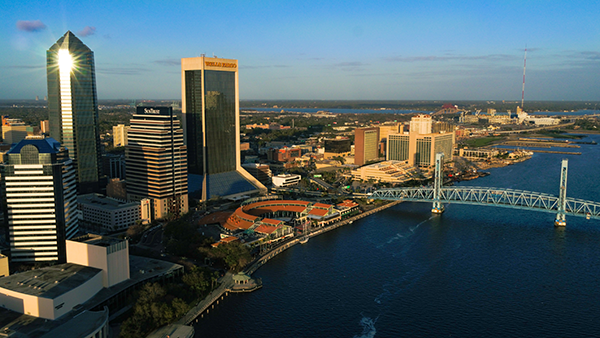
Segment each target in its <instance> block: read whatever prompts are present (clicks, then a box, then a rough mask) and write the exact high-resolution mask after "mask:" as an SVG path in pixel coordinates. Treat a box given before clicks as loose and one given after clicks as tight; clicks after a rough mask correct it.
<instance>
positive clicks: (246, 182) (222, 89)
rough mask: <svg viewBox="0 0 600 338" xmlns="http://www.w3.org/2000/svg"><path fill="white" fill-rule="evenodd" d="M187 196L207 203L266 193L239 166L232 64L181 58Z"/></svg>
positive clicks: (236, 91) (235, 75)
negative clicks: (188, 177)
mask: <svg viewBox="0 0 600 338" xmlns="http://www.w3.org/2000/svg"><path fill="white" fill-rule="evenodd" d="M181 87H182V90H181V101H182V111H183V125H184V128H183V129H184V138H185V142H186V146H187V149H188V168H189V172H190V180H189V181H190V183H189V186H190V188H189V189H190V194H192V195H193V196H194V197H195V198H199V199H201V200H207V199H210V198H214V197H229V196H239V195H244V194H248V193H254V192H259V191H266V188H265V187H264V186H263V185H262V184H261V183H260V182H258V181H257V180H256V179H255V178H253V177H252V175H250V174H248V172H246V171H245V170H244V169H243V168H242V167H241V154H240V122H239V84H238V61H237V60H232V59H218V58H209V57H204V56H202V57H196V58H184V59H181Z"/></svg>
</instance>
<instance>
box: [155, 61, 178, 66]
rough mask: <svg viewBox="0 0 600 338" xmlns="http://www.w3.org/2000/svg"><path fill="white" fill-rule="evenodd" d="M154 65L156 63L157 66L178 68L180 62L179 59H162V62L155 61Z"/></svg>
mask: <svg viewBox="0 0 600 338" xmlns="http://www.w3.org/2000/svg"><path fill="white" fill-rule="evenodd" d="M154 63H158V64H159V65H164V66H180V65H181V60H179V59H164V60H156V61H154Z"/></svg>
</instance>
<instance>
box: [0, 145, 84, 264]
mask: <svg viewBox="0 0 600 338" xmlns="http://www.w3.org/2000/svg"><path fill="white" fill-rule="evenodd" d="M2 188H3V189H2V190H3V194H4V196H6V204H5V210H4V215H5V224H7V226H8V239H9V242H10V259H11V262H37V261H58V262H62V263H64V262H65V259H66V253H65V239H67V238H71V237H73V236H74V235H75V234H76V232H77V230H78V224H79V223H78V222H79V212H78V210H77V191H76V176H75V170H74V168H73V162H72V160H71V159H70V158H69V155H68V152H67V150H66V149H65V148H64V147H61V145H60V143H58V142H57V141H56V140H54V139H52V138H42V137H37V138H30V139H25V140H23V141H21V142H19V143H18V144H17V145H16V146H14V147H13V148H12V149H11V150H10V151H9V152H8V153H7V161H6V162H5V163H4V165H3V166H2Z"/></svg>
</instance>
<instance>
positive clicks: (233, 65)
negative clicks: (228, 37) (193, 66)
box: [204, 61, 237, 68]
mask: <svg viewBox="0 0 600 338" xmlns="http://www.w3.org/2000/svg"><path fill="white" fill-rule="evenodd" d="M204 65H205V66H206V67H220V68H237V64H236V63H232V62H218V61H204Z"/></svg>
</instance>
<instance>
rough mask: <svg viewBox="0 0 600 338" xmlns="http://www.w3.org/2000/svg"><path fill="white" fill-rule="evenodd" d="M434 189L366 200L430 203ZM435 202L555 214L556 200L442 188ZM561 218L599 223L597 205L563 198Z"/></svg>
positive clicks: (527, 193) (390, 191)
mask: <svg viewBox="0 0 600 338" xmlns="http://www.w3.org/2000/svg"><path fill="white" fill-rule="evenodd" d="M434 190H435V188H434V187H423V188H393V189H379V190H377V191H375V192H374V193H373V194H371V196H370V198H374V199H383V200H400V201H411V202H429V203H431V202H432V201H433V200H434ZM439 202H441V203H458V204H473V205H487V206H496V207H505V208H513V209H526V210H535V211H545V212H551V213H555V214H556V213H557V212H559V206H560V200H559V197H557V196H553V195H550V194H543V193H538V192H531V191H524V190H513V189H502V188H491V187H442V188H441V189H440V196H439ZM565 214H566V215H567V216H578V217H586V218H593V219H600V203H598V202H593V201H585V200H580V199H576V198H570V197H567V198H566V207H565Z"/></svg>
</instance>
